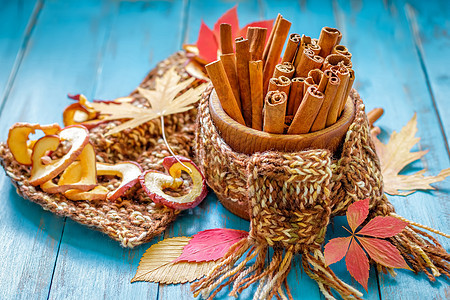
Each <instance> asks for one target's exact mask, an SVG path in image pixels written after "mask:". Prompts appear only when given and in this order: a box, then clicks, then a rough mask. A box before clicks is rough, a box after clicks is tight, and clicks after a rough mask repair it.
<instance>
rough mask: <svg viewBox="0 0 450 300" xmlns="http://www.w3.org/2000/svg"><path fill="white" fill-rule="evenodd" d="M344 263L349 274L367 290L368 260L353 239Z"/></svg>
mask: <svg viewBox="0 0 450 300" xmlns="http://www.w3.org/2000/svg"><path fill="white" fill-rule="evenodd" d="M396 250H397V249H396ZM345 265H346V266H347V270H348V271H349V272H350V275H352V276H353V278H355V279H356V281H358V282H359V283H360V284H361V285H362V286H363V287H364V289H365V290H366V291H367V281H368V280H369V268H370V266H369V260H368V259H367V256H366V254H365V253H364V251H363V249H362V248H361V246H359V245H358V243H357V242H356V241H355V240H354V239H353V240H352V242H351V243H350V247H349V248H348V252H347V257H346V258H345Z"/></svg>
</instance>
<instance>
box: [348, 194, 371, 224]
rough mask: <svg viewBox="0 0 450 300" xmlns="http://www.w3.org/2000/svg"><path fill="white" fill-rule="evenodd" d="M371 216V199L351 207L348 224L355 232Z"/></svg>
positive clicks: (358, 202)
mask: <svg viewBox="0 0 450 300" xmlns="http://www.w3.org/2000/svg"><path fill="white" fill-rule="evenodd" d="M368 214H369V199H368V198H367V199H365V200H361V201H356V202H355V203H353V204H352V205H350V206H349V207H348V209H347V222H348V225H349V226H350V228H351V229H352V232H355V230H356V228H358V226H359V225H361V224H362V222H364V220H365V219H366V218H367V215H368Z"/></svg>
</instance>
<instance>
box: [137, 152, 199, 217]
mask: <svg viewBox="0 0 450 300" xmlns="http://www.w3.org/2000/svg"><path fill="white" fill-rule="evenodd" d="M177 158H178V159H179V160H180V161H181V162H183V164H184V165H186V166H187V167H188V168H189V169H190V170H188V169H187V168H186V167H185V166H183V165H182V164H181V163H180V162H178V161H177V160H176V158H175V157H174V156H170V157H166V158H165V159H164V161H163V166H164V168H165V169H166V170H167V171H168V172H169V175H170V176H169V175H166V174H163V173H161V172H157V171H152V170H150V171H147V172H145V173H144V174H142V175H141V177H140V181H141V185H142V187H143V188H144V190H145V192H146V193H147V195H148V196H149V197H150V199H152V200H153V202H156V203H162V204H164V205H166V206H168V207H171V208H175V209H188V208H192V207H195V206H197V205H198V204H199V203H200V202H201V201H202V200H203V199H205V197H206V195H207V194H208V190H207V188H206V183H205V177H204V176H203V174H202V172H200V170H199V169H198V167H197V166H196V165H195V164H194V163H193V162H192V161H191V160H190V159H188V158H185V157H182V156H177ZM182 171H184V172H186V173H188V174H189V176H190V177H191V178H192V189H191V190H190V191H189V193H187V194H186V195H183V196H179V197H174V196H171V195H168V194H166V193H164V189H166V188H171V189H178V188H179V187H180V186H181V184H183V179H182V178H181V173H182ZM190 171H191V172H190Z"/></svg>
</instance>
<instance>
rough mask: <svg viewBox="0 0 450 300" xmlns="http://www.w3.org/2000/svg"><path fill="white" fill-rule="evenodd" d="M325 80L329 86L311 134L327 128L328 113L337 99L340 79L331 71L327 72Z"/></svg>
mask: <svg viewBox="0 0 450 300" xmlns="http://www.w3.org/2000/svg"><path fill="white" fill-rule="evenodd" d="M323 78H326V79H327V84H326V88H325V93H324V95H325V97H324V100H323V103H322V106H321V107H320V110H319V112H318V114H317V116H316V119H315V120H314V123H313V125H312V126H311V132H314V131H318V130H322V129H324V128H325V126H326V123H327V116H328V111H329V110H330V107H331V104H332V103H333V100H334V99H335V97H336V93H337V90H338V87H339V83H340V80H339V77H338V76H337V75H336V74H335V73H333V72H332V71H331V70H326V71H325V72H324V76H323Z"/></svg>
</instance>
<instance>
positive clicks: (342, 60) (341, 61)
mask: <svg viewBox="0 0 450 300" xmlns="http://www.w3.org/2000/svg"><path fill="white" fill-rule="evenodd" d="M334 66H344V67H346V68H347V69H351V68H352V61H351V60H350V58H348V57H347V56H345V55H342V54H338V53H336V54H330V55H328V56H327V57H326V58H325V61H324V62H323V66H322V71H325V70H328V69H330V68H331V67H334Z"/></svg>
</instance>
